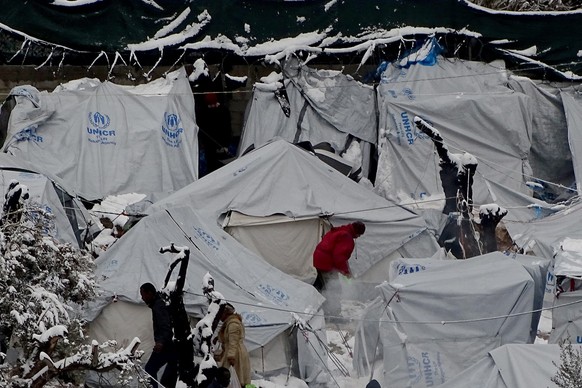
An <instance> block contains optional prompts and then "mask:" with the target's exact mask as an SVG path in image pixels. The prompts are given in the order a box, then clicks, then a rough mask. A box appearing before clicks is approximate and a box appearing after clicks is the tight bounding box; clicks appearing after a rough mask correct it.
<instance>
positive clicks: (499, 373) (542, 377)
mask: <svg viewBox="0 0 582 388" xmlns="http://www.w3.org/2000/svg"><path fill="white" fill-rule="evenodd" d="M575 349H579V347H578V346H575ZM557 365H560V347H559V346H558V345H546V344H528V345H523V344H508V345H503V346H500V347H498V348H496V349H493V350H491V351H490V352H488V353H487V355H486V356H485V357H483V358H482V359H481V360H479V361H477V362H476V363H475V364H473V365H472V366H470V367H469V368H467V369H465V370H464V371H462V372H461V373H459V374H458V375H457V376H454V377H452V378H451V379H450V380H449V381H447V382H446V383H444V384H442V385H441V387H442V388H466V387H480V388H515V387H544V388H557V387H558V385H556V384H555V383H554V382H553V381H552V378H553V377H554V376H555V375H556V373H557V371H558V366H557Z"/></svg>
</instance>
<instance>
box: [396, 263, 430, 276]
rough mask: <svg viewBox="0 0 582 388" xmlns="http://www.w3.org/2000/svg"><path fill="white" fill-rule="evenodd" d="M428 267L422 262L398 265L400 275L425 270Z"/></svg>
mask: <svg viewBox="0 0 582 388" xmlns="http://www.w3.org/2000/svg"><path fill="white" fill-rule="evenodd" d="M425 269H426V267H425V266H424V265H421V264H410V265H404V264H401V265H399V266H398V275H408V274H411V273H415V272H420V271H424V270H425Z"/></svg>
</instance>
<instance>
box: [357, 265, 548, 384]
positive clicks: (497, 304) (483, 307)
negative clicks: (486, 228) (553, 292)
mask: <svg viewBox="0 0 582 388" xmlns="http://www.w3.org/2000/svg"><path fill="white" fill-rule="evenodd" d="M526 259H527V258H524V260H525V264H522V263H521V260H519V261H518V260H514V259H512V258H510V257H507V256H504V255H502V254H496V255H491V254H490V255H485V256H478V257H474V258H472V259H468V260H446V261H443V262H442V263H439V262H438V261H437V262H435V263H437V264H434V263H430V262H428V263H426V268H425V269H424V270H419V271H403V272H402V273H401V274H400V275H397V276H396V277H395V278H394V279H392V280H391V281H390V282H384V283H382V284H381V285H380V286H378V287H379V288H380V291H381V294H382V296H381V297H380V298H378V300H376V301H374V302H373V303H372V304H371V306H370V307H369V308H368V309H367V310H366V314H365V316H364V319H363V323H362V324H361V325H360V326H359V327H358V330H357V333H356V334H355V337H356V344H355V346H354V349H355V353H354V364H355V368H356V370H357V371H358V373H360V374H362V373H366V368H367V367H368V366H369V365H371V364H372V363H373V361H374V356H375V354H376V346H380V347H381V351H382V354H383V359H384V371H385V375H384V378H385V381H386V383H387V384H389V385H390V386H393V385H394V386H407V387H428V386H436V385H440V384H443V383H444V382H446V381H447V380H448V379H450V378H451V377H453V376H454V375H456V374H458V373H460V372H461V371H463V370H464V369H465V368H467V367H469V366H471V365H472V364H473V363H475V362H477V361H478V360H479V359H480V358H482V357H484V356H486V355H487V353H488V352H489V351H491V350H493V349H495V348H497V347H499V346H501V345H504V344H511V343H522V344H525V343H530V342H533V339H532V337H535V336H532V328H533V326H534V322H533V318H532V314H528V312H532V311H533V310H534V308H535V307H536V306H539V305H541V300H542V294H543V291H542V287H543V278H544V276H543V275H544V274H543V272H542V270H541V269H542V268H543V267H544V266H545V267H547V261H545V263H543V261H540V260H539V259H536V258H532V259H529V261H528V260H526ZM408 265H410V263H409V264H408ZM538 318H539V315H538ZM378 321H379V323H378ZM369 322H372V323H369ZM374 322H376V323H375V324H374ZM535 324H536V326H537V322H536V323H535ZM366 326H367V327H366ZM366 331H370V332H369V333H367V332H366ZM362 342H365V343H362ZM370 345H371V346H370Z"/></svg>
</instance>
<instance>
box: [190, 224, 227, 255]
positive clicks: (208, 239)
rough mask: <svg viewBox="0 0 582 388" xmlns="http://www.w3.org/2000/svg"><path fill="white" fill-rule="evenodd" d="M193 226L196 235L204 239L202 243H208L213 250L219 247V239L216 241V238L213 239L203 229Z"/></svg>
mask: <svg viewBox="0 0 582 388" xmlns="http://www.w3.org/2000/svg"><path fill="white" fill-rule="evenodd" d="M193 228H194V230H195V231H196V234H197V235H198V237H199V238H200V239H201V240H202V241H204V243H205V244H206V245H208V247H210V248H212V249H214V250H215V251H217V250H218V249H219V248H220V241H218V240H217V239H215V238H214V237H212V236H211V235H210V234H208V233H207V232H206V231H205V230H204V229H202V228H197V227H195V226H194V227H193Z"/></svg>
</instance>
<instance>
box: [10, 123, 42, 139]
mask: <svg viewBox="0 0 582 388" xmlns="http://www.w3.org/2000/svg"><path fill="white" fill-rule="evenodd" d="M37 128H38V126H36V125H32V126H30V127H28V128H25V129H23V130H22V131H20V132H18V133H17V134H16V135H14V138H15V139H16V141H17V142H18V141H31V142H34V143H42V142H43V141H44V139H43V138H42V136H39V135H38V134H37V133H36V130H37Z"/></svg>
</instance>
